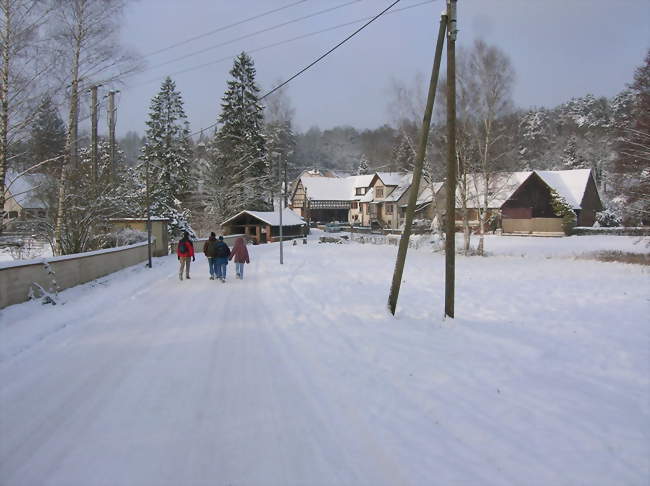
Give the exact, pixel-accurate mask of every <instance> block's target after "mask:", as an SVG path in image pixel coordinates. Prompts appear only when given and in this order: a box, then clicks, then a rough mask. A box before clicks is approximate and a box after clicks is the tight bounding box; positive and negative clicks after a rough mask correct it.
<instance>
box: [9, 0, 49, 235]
mask: <svg viewBox="0 0 650 486" xmlns="http://www.w3.org/2000/svg"><path fill="white" fill-rule="evenodd" d="M50 12H51V10H50V8H49V6H48V5H47V4H46V3H45V2H44V1H42V0H0V16H1V19H0V20H1V25H0V50H1V51H2V52H1V55H2V61H1V67H0V208H4V203H5V190H6V184H5V178H6V174H7V169H8V164H9V162H10V158H11V156H10V147H11V145H12V143H14V142H15V141H17V139H18V138H19V137H21V136H22V135H24V134H25V132H26V129H28V127H29V125H30V123H31V122H32V121H33V120H34V118H35V117H36V115H37V113H38V103H37V100H38V99H39V98H40V94H41V93H42V90H41V87H42V85H43V78H44V75H45V74H46V73H47V72H48V71H49V69H50V66H51V63H48V62H47V61H46V60H44V59H43V58H42V56H41V54H42V51H43V50H44V47H43V45H42V39H40V34H41V33H42V27H43V24H44V23H45V21H46V20H47V19H48V16H49V14H50ZM3 219H4V218H2V217H0V234H2V228H3Z"/></svg>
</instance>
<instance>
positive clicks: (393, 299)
mask: <svg viewBox="0 0 650 486" xmlns="http://www.w3.org/2000/svg"><path fill="white" fill-rule="evenodd" d="M446 28H447V16H446V15H442V16H441V17H440V27H439V28H438V42H437V43H436V55H435V58H434V61H433V69H432V71H431V81H430V82H429V94H428V96H427V106H426V109H425V110H424V118H423V119H422V131H421V133H420V145H419V146H418V153H417V155H416V157H415V168H414V169H413V181H412V182H411V189H410V191H411V192H410V194H409V202H408V207H407V209H406V219H405V221H404V231H403V232H402V237H401V238H400V240H399V250H398V252H397V261H396V262H395V270H393V283H392V285H391V287H390V294H389V296H388V308H389V309H390V312H391V314H393V315H395V308H396V307H397V298H398V296H399V289H400V285H401V283H402V274H403V273H404V263H405V262H406V252H407V251H408V246H409V238H410V237H411V226H412V224H413V216H414V215H415V205H416V203H417V199H418V193H419V192H420V179H421V178H422V167H423V166H424V156H425V155H426V152H427V141H428V139H429V129H430V127H431V115H432V113H433V103H434V101H435V99H436V89H437V87H438V74H439V73H440V62H441V60H442V47H443V45H444V42H445V29H446Z"/></svg>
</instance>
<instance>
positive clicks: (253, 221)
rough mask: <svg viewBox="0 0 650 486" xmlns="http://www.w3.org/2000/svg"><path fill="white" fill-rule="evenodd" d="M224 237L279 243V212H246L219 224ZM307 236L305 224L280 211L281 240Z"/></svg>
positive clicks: (298, 218)
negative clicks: (244, 237) (231, 236)
mask: <svg viewBox="0 0 650 486" xmlns="http://www.w3.org/2000/svg"><path fill="white" fill-rule="evenodd" d="M221 229H222V231H223V234H224V235H242V236H246V237H248V239H250V240H252V241H253V242H254V243H255V244H259V243H271V242H274V241H280V212H279V211H248V210H244V211H241V212H240V213H238V214H236V215H234V216H233V217H231V218H228V219H227V220H225V221H224V222H223V223H221ZM306 235H307V223H305V221H304V220H303V219H302V218H301V217H300V216H298V215H297V214H296V213H294V212H293V211H292V210H291V209H288V208H285V209H284V210H283V211H282V239H283V240H290V239H294V238H302V237H304V236H306Z"/></svg>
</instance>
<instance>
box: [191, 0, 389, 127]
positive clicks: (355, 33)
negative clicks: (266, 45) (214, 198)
mask: <svg viewBox="0 0 650 486" xmlns="http://www.w3.org/2000/svg"><path fill="white" fill-rule="evenodd" d="M400 1H401V0H395V1H394V2H393V3H391V4H390V5H389V6H388V7H386V8H385V9H384V10H382V11H381V12H379V13H378V14H377V15H375V16H374V17H372V18H371V19H370V20H369V21H368V22H366V23H365V24H363V25H362V26H361V27H359V28H358V29H357V30H355V31H354V32H352V33H351V34H350V35H349V36H347V37H346V38H345V39H343V40H342V41H341V42H339V43H338V44H336V45H335V46H334V47H332V48H331V49H330V50H328V51H327V52H326V53H325V54H322V55H320V56H319V57H318V58H316V59H315V60H314V61H312V62H311V63H309V64H308V65H307V66H305V67H304V68H302V69H301V70H300V71H298V72H297V73H296V74H294V75H293V76H291V77H290V78H289V79H287V80H286V81H284V82H283V83H280V84H279V85H278V86H276V87H275V88H273V89H272V90H271V91H268V92H267V93H266V94H265V95H263V96H261V97H260V99H259V101H262V100H263V99H264V98H266V97H267V96H269V95H271V94H273V93H275V92H276V91H278V90H279V89H281V88H282V87H283V86H286V85H287V84H289V83H290V82H291V81H293V80H294V79H296V78H297V77H298V76H300V75H301V74H302V73H304V72H305V71H307V70H308V69H310V68H311V67H313V66H314V65H316V64H317V63H319V62H320V61H321V60H322V59H324V58H325V57H327V56H329V55H330V54H331V53H332V52H334V51H335V50H336V49H338V48H339V47H341V46H342V45H343V44H345V43H346V42H347V41H349V40H350V39H352V37H354V36H355V35H357V34H358V33H359V32H361V31H362V30H363V29H365V28H366V27H368V26H369V25H370V24H372V23H373V22H374V21H375V20H377V19H378V18H379V17H381V16H382V15H384V14H385V13H386V12H388V11H389V10H390V9H391V8H393V7H394V6H395V5H397V4H398V3H399V2H400ZM218 123H219V122H218V121H217V122H214V123H213V124H212V125H208V126H207V127H204V128H201V130H199V131H197V132H194V133H191V134H189V135H188V137H193V136H194V135H198V134H199V133H201V132H202V131H203V130H209V129H210V128H213V127H215V126H217V124H218Z"/></svg>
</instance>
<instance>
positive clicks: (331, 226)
mask: <svg viewBox="0 0 650 486" xmlns="http://www.w3.org/2000/svg"><path fill="white" fill-rule="evenodd" d="M340 231H341V225H340V224H339V223H327V224H326V225H325V233H339V232H340Z"/></svg>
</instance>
